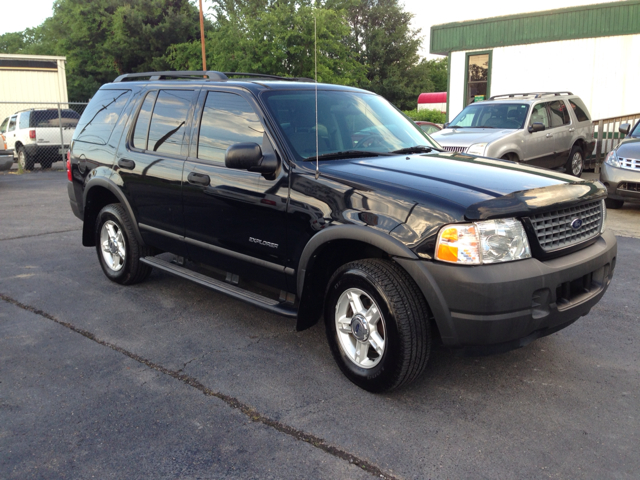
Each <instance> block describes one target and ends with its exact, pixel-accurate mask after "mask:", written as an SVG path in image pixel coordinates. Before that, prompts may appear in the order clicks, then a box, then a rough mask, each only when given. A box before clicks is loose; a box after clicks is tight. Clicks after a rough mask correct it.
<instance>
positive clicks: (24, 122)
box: [18, 112, 29, 129]
mask: <svg viewBox="0 0 640 480" xmlns="http://www.w3.org/2000/svg"><path fill="white" fill-rule="evenodd" d="M18 128H21V129H22V128H29V112H23V113H21V114H20V120H19V121H18Z"/></svg>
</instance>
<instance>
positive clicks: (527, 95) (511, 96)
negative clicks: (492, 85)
mask: <svg viewBox="0 0 640 480" xmlns="http://www.w3.org/2000/svg"><path fill="white" fill-rule="evenodd" d="M532 95H533V96H534V97H533V98H542V97H544V96H546V95H555V96H560V95H573V93H571V92H529V93H509V94H507V95H494V96H493V97H490V98H489V100H496V99H498V98H515V97H530V96H532Z"/></svg>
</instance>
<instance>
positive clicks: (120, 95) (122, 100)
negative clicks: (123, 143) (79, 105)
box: [74, 90, 131, 145]
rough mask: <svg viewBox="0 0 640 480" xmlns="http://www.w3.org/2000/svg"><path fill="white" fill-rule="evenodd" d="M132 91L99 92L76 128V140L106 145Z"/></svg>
mask: <svg viewBox="0 0 640 480" xmlns="http://www.w3.org/2000/svg"><path fill="white" fill-rule="evenodd" d="M130 96H131V90H98V93H96V95H95V97H93V99H92V100H91V102H89V105H87V109H86V110H85V111H84V113H83V114H82V117H80V121H79V122H78V125H77V126H76V133H75V136H74V139H75V140H78V141H81V142H87V143H97V144H99V145H105V144H106V143H107V141H108V140H109V137H110V136H111V132H113V128H114V127H115V126H116V122H117V121H118V118H120V113H122V109H123V108H124V106H125V105H126V103H127V101H128V100H129V97H130Z"/></svg>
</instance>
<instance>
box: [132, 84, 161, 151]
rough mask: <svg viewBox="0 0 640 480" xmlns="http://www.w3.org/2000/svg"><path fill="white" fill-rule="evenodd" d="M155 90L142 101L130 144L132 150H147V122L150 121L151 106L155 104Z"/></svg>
mask: <svg viewBox="0 0 640 480" xmlns="http://www.w3.org/2000/svg"><path fill="white" fill-rule="evenodd" d="M157 94H158V92H157V90H154V91H152V92H149V93H147V96H146V97H145V99H144V103H143V104H142V108H140V113H138V119H137V120H136V127H135V129H134V131H133V139H132V144H133V147H134V148H139V149H140V150H146V149H147V134H148V133H149V122H150V120H151V112H152V111H153V104H154V103H155V102H156V95H157Z"/></svg>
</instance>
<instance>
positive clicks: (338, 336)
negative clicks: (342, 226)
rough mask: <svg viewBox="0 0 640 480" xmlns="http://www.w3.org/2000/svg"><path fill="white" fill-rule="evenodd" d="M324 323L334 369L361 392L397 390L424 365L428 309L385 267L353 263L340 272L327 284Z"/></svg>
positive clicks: (395, 269) (404, 279)
mask: <svg viewBox="0 0 640 480" xmlns="http://www.w3.org/2000/svg"><path fill="white" fill-rule="evenodd" d="M356 310H357V312H356ZM324 318H325V327H326V332H327V339H328V341H329V346H330V348H331V353H332V354H333V357H334V359H335V361H336V363H337V364H338V366H339V367H340V370H342V373H344V374H345V375H346V377H347V378H348V379H349V380H351V381H352V382H353V383H355V384H356V385H358V386H359V387H361V388H363V389H365V390H368V391H370V392H374V393H378V392H384V391H388V390H392V389H394V388H398V387H399V386H401V385H403V384H406V383H409V382H411V381H413V380H414V379H416V378H417V377H418V376H419V375H420V374H421V373H422V372H423V371H424V369H425V367H426V365H427V360H428V359H429V352H430V349H431V332H430V325H429V318H430V313H429V307H428V306H427V302H426V301H425V299H424V297H423V295H422V292H421V291H420V289H419V288H418V286H417V285H416V284H415V283H414V281H413V280H412V279H411V277H410V276H409V275H408V274H407V273H406V272H405V271H404V270H403V269H402V268H400V267H399V266H398V265H396V264H394V263H392V262H391V261H388V260H380V259H367V260H358V261H355V262H351V263H348V264H346V265H343V266H342V267H340V268H339V269H338V270H337V271H336V272H335V273H334V274H333V276H332V278H331V280H330V281H329V286H328V288H327V294H326V297H325V316H324Z"/></svg>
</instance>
